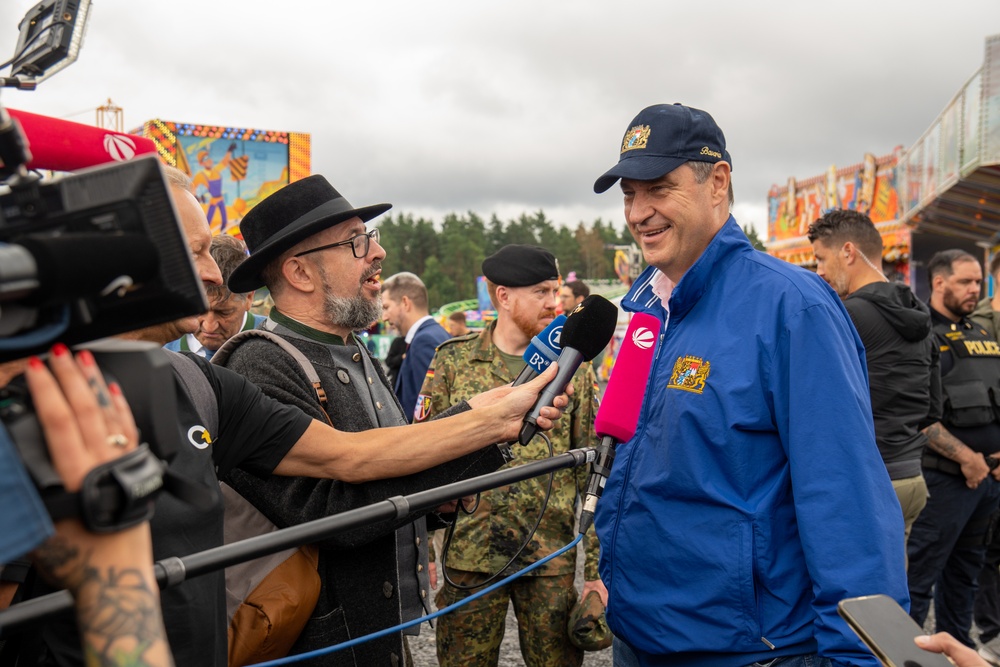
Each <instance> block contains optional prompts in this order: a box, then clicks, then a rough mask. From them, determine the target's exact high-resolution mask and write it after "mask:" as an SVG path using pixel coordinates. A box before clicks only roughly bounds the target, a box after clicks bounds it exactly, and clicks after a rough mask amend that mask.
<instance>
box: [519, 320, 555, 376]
mask: <svg viewBox="0 0 1000 667" xmlns="http://www.w3.org/2000/svg"><path fill="white" fill-rule="evenodd" d="M565 322H566V316H565V315H560V316H559V317H557V318H556V319H554V320H552V321H551V322H549V326H547V327H545V328H544V329H542V331H541V333H539V334H538V335H537V336H535V337H534V338H532V339H531V342H530V343H528V349H526V350H525V351H524V355H523V357H524V363H525V364H526V365H525V367H524V369H523V370H522V371H521V373H520V374H519V375H518V376H517V379H516V380H514V386H515V387H519V386H520V385H522V384H524V383H525V382H531V381H532V380H534V379H535V378H536V377H538V376H539V375H541V374H542V373H544V372H545V369H546V368H548V367H549V364H551V363H552V362H553V361H555V360H556V359H558V358H559V352H561V351H562V344H561V343H560V342H559V339H560V337H561V336H562V329H563V324H564V323H565Z"/></svg>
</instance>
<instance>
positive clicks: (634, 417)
mask: <svg viewBox="0 0 1000 667" xmlns="http://www.w3.org/2000/svg"><path fill="white" fill-rule="evenodd" d="M660 326H661V325H660V320H659V319H657V318H656V317H653V316H652V315H648V314H646V313H636V314H634V315H633V316H632V321H631V322H629V325H628V330H627V331H626V332H625V338H624V339H622V345H621V349H619V351H618V356H616V357H615V367H614V369H613V370H612V372H611V379H610V380H608V387H607V389H605V390H604V398H603V399H602V400H601V407H600V409H598V411H597V418H596V419H595V420H594V430H596V431H597V435H599V436H601V444H600V445H598V446H597V458H596V459H595V460H594V467H593V469H592V470H591V472H590V479H589V480H588V481H587V494H586V496H585V497H584V501H583V511H582V512H581V513H580V532H581V533H586V532H587V529H588V528H590V524H591V523H593V521H594V510H596V509H597V500H598V498H600V497H601V494H602V493H603V492H604V483H605V482H606V481H607V479H608V475H610V474H611V465H612V464H613V463H614V461H615V446H616V445H617V444H618V443H620V442H627V441H629V440H631V439H632V436H634V435H635V429H636V426H637V425H638V424H639V411H640V410H641V409H642V396H643V394H644V393H645V392H646V383H647V382H648V381H649V371H650V369H651V368H652V367H653V358H654V356H655V354H656V340H657V338H659V337H660Z"/></svg>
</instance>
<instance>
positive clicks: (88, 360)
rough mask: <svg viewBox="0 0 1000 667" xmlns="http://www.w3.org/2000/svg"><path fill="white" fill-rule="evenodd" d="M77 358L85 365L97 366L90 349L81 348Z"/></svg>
mask: <svg viewBox="0 0 1000 667" xmlns="http://www.w3.org/2000/svg"><path fill="white" fill-rule="evenodd" d="M76 358H77V359H79V360H80V363H82V364H83V365H84V366H96V365H97V364H96V362H95V361H94V355H92V354H91V353H90V350H80V351H79V352H77V353H76Z"/></svg>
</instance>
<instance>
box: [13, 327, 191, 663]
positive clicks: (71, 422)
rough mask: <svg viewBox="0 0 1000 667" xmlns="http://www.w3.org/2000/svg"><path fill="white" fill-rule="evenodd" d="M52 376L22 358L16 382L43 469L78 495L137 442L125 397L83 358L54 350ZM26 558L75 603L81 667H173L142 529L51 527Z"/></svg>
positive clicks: (146, 535)
mask: <svg viewBox="0 0 1000 667" xmlns="http://www.w3.org/2000/svg"><path fill="white" fill-rule="evenodd" d="M50 364H51V367H52V372H51V373H50V372H49V370H48V369H46V367H45V365H44V364H43V363H42V362H41V360H39V359H37V358H34V357H33V358H32V359H31V360H30V361H29V363H28V369H27V371H26V378H27V382H28V388H29V389H30V390H31V395H32V398H33V400H34V404H35V411H36V413H37V414H38V420H39V422H40V423H41V425H42V431H43V432H44V434H45V440H46V443H47V444H48V447H49V452H50V454H51V457H52V463H53V466H54V467H55V469H56V471H57V472H58V473H59V475H60V477H61V478H62V480H63V484H64V485H65V487H66V489H67V490H68V491H78V490H79V489H80V486H81V484H82V483H83V479H84V477H86V475H87V473H88V472H89V471H90V470H91V469H93V468H94V467H95V466H97V465H100V464H102V463H105V462H107V461H111V460H113V459H115V458H117V457H119V456H121V455H122V454H125V453H127V452H129V451H132V450H133V449H135V447H136V444H137V440H138V433H137V430H136V427H135V422H134V421H133V419H132V413H131V412H130V411H129V408H128V404H127V403H126V402H125V397H124V396H123V395H122V393H121V389H120V388H118V386H117V385H114V384H113V385H111V387H108V386H107V385H106V384H105V382H104V379H103V377H102V376H101V373H100V371H99V370H98V368H97V365H96V363H95V362H94V357H93V355H91V354H90V353H89V352H87V351H82V352H80V353H79V354H78V355H77V357H76V359H75V360H74V359H73V356H72V355H71V354H70V352H69V350H68V349H67V348H66V346H64V345H56V346H55V347H54V348H53V349H52V354H51V358H50ZM55 528H56V534H55V535H54V536H53V537H52V538H50V539H49V540H48V541H47V542H45V543H44V544H43V545H42V546H40V547H38V548H37V549H36V550H35V551H34V552H33V553H32V557H33V559H34V561H35V564H36V566H37V567H38V571H39V573H41V574H42V576H44V577H45V578H46V579H48V580H49V581H50V582H51V583H52V584H54V585H57V586H63V587H65V588H66V589H68V590H69V591H70V592H71V593H72V594H73V597H74V599H75V601H76V613H77V624H78V625H79V627H80V635H81V640H82V641H83V650H84V654H85V656H86V660H87V665H99V666H101V667H104V666H109V665H155V666H158V667H160V666H170V665H173V658H172V657H171V655H170V648H169V646H168V645H167V640H166V635H165V633H164V630H163V619H162V617H161V615H160V603H159V601H160V596H159V589H158V587H157V585H156V579H155V577H154V575H153V550H152V545H151V543H150V537H149V525H148V524H145V523H144V524H140V525H138V526H134V527H132V528H129V529H127V530H123V531H120V532H118V533H111V534H101V535H98V534H95V533H90V532H88V531H87V530H86V529H85V528H84V527H83V524H82V523H81V522H80V521H78V520H76V519H72V520H64V521H59V522H58V523H56V525H55Z"/></svg>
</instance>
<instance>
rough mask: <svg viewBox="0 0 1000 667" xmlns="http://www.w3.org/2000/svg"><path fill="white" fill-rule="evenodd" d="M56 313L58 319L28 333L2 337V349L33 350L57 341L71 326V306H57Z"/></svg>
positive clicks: (7, 350) (6, 350)
mask: <svg viewBox="0 0 1000 667" xmlns="http://www.w3.org/2000/svg"><path fill="white" fill-rule="evenodd" d="M54 315H55V316H56V318H57V319H54V320H53V321H52V322H49V323H47V324H43V325H41V326H38V327H36V328H35V329H33V330H31V331H29V332H27V333H23V334H20V335H18V336H7V337H5V338H0V350H2V351H4V352H9V351H18V350H31V349H33V348H36V347H41V346H48V345H51V344H52V343H55V342H56V341H57V340H58V339H59V337H60V336H62V335H63V334H64V333H65V332H66V329H68V328H69V306H62V307H59V308H56V310H55V312H54ZM0 317H2V314H0Z"/></svg>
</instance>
